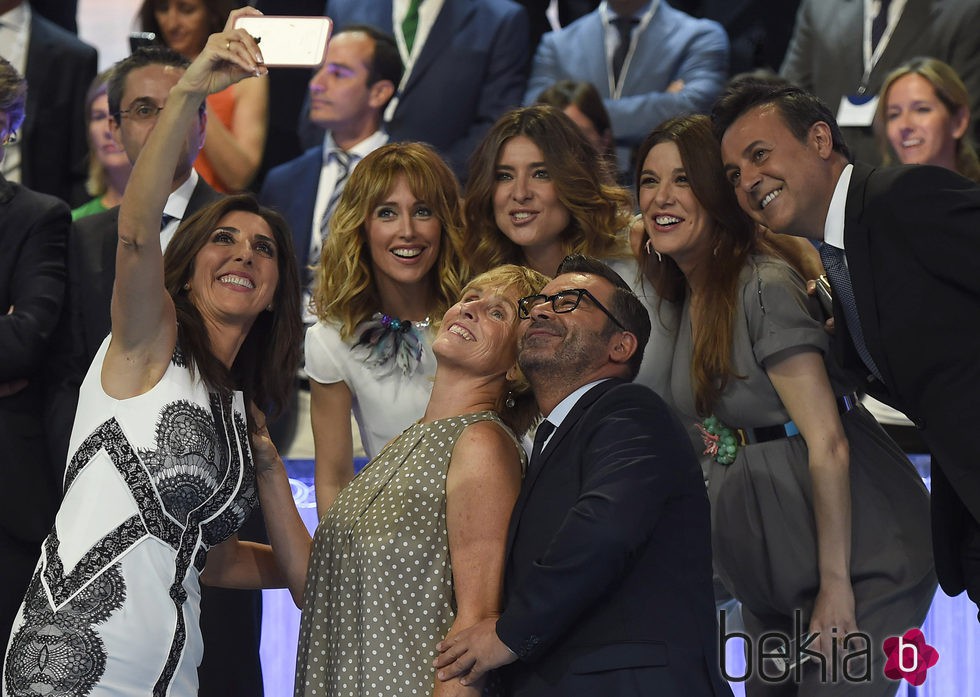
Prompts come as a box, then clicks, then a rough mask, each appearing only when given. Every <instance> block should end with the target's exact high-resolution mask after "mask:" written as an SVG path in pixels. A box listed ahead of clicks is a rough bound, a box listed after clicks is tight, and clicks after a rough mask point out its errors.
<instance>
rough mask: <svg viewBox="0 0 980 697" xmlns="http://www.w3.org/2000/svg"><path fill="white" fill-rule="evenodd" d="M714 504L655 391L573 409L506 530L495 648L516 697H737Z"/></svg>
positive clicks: (590, 398)
mask: <svg viewBox="0 0 980 697" xmlns="http://www.w3.org/2000/svg"><path fill="white" fill-rule="evenodd" d="M709 528H710V521H709V512H708V495H707V493H706V491H705V486H704V479H703V476H702V474H701V468H700V466H699V465H698V462H697V458H696V457H695V455H694V451H693V450H692V449H691V445H690V441H689V439H688V437H687V435H686V434H685V433H684V430H683V428H682V427H681V425H680V423H679V422H678V421H677V418H676V417H675V416H674V415H673V413H672V412H671V411H670V409H669V408H668V407H667V405H666V404H665V403H664V402H663V400H661V399H660V397H658V396H657V395H656V394H654V393H653V392H652V391H651V390H649V389H648V388H646V387H644V386H642V385H637V384H633V383H627V382H624V381H622V380H607V381H605V382H603V383H601V384H599V385H597V386H595V387H594V388H592V389H591V390H589V391H588V392H587V393H586V394H585V395H584V396H583V397H582V398H581V399H580V400H579V401H578V403H577V404H576V405H575V406H574V407H573V409H572V411H571V412H570V413H569V414H568V416H567V418H566V419H565V420H564V421H563V422H562V424H561V426H560V427H559V428H558V430H557V431H556V432H555V434H554V435H553V436H552V439H551V442H550V443H549V444H548V447H547V448H546V449H545V450H544V453H543V454H542V455H541V456H539V457H538V458H537V459H536V461H534V462H531V463H530V465H529V466H528V474H527V478H526V480H525V482H524V486H523V488H522V490H521V495H520V497H519V498H518V500H517V504H516V505H515V507H514V514H513V517H512V518H511V524H510V532H509V540H508V552H507V567H506V575H505V587H506V588H505V602H504V612H503V615H502V616H501V617H500V619H499V621H498V622H497V634H498V635H499V636H500V638H501V640H502V641H503V642H504V643H505V644H507V645H508V646H509V647H510V648H511V649H512V650H513V651H514V652H515V653H517V655H518V656H519V657H520V660H519V661H518V662H517V663H515V664H513V666H511V667H509V669H508V670H509V672H510V674H511V675H510V677H511V681H512V688H513V691H514V694H515V695H535V696H536V697H544V696H548V695H554V696H555V697H557V696H558V695H562V696H565V697H567V696H568V695H582V696H583V697H584V696H585V695H588V696H589V697H594V696H595V695H617V696H625V695H646V696H650V695H656V696H658V697H660V696H664V697H667V696H670V697H700V696H708V695H729V696H730V695H731V691H730V689H729V688H728V686H727V684H725V683H724V682H723V681H722V679H721V677H720V674H719V668H718V628H717V624H716V621H715V605H714V595H713V591H712V585H711V583H712V582H711V576H712V572H711V541H710V536H709Z"/></svg>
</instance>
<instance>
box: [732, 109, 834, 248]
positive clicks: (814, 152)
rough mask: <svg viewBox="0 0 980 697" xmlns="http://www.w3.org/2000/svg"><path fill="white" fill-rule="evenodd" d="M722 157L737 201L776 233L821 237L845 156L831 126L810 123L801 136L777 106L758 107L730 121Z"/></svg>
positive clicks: (759, 221) (756, 219)
mask: <svg viewBox="0 0 980 697" xmlns="http://www.w3.org/2000/svg"><path fill="white" fill-rule="evenodd" d="M721 154H722V160H723V162H724V164H725V173H726V176H727V177H728V180H729V182H730V183H731V184H732V186H734V187H735V194H736V196H737V198H738V202H739V205H740V206H741V207H742V209H743V210H745V212H746V213H748V214H749V216H751V217H752V219H753V220H755V221H756V222H758V223H760V224H762V225H765V226H766V227H768V228H769V229H770V230H773V231H774V232H781V233H786V234H790V235H798V236H800V237H811V238H815V239H821V238H822V237H823V227H824V222H825V221H826V218H827V209H828V208H829V206H830V200H831V198H832V197H833V194H834V187H835V186H836V183H837V179H838V177H839V176H840V172H841V170H842V169H843V167H844V165H845V164H846V160H844V159H843V156H842V155H840V154H839V153H836V152H834V150H833V142H832V140H831V136H830V128H829V126H828V125H827V124H826V123H823V122H822V121H818V122H816V123H814V124H813V125H812V126H811V127H810V129H809V131H808V133H807V136H806V138H805V140H803V141H801V140H800V139H798V138H797V137H796V136H795V135H794V134H793V132H792V131H790V130H789V128H788V127H787V125H786V122H785V121H784V120H783V117H782V115H781V114H780V113H779V110H778V109H777V107H776V106H774V105H772V104H763V105H761V106H757V107H755V108H753V109H751V110H749V111H747V112H745V113H744V114H742V115H741V116H740V117H739V118H738V119H736V120H735V121H734V123H732V125H731V126H730V127H729V128H728V130H727V131H725V135H724V137H723V138H722V141H721Z"/></svg>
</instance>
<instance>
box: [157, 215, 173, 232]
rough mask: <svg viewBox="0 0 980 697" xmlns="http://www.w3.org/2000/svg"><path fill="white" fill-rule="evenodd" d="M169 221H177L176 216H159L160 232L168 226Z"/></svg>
mask: <svg viewBox="0 0 980 697" xmlns="http://www.w3.org/2000/svg"><path fill="white" fill-rule="evenodd" d="M171 220H177V216H175V215H169V214H168V213H164V214H163V215H162V216H160V232H163V228H165V227H167V226H168V225H170V221H171Z"/></svg>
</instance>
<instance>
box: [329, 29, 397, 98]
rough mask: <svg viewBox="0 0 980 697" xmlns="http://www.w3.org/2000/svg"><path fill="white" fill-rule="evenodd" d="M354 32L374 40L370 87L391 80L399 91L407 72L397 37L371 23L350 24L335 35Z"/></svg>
mask: <svg viewBox="0 0 980 697" xmlns="http://www.w3.org/2000/svg"><path fill="white" fill-rule="evenodd" d="M352 32H361V33H362V34H367V35H368V36H369V37H371V39H373V40H374V57H373V59H372V60H371V65H369V66H368V77H367V84H368V87H370V86H371V85H373V84H374V83H376V82H378V81H380V80H389V81H390V82H391V84H393V85H394V86H395V92H397V91H398V85H399V84H401V81H402V75H404V74H405V66H404V65H403V64H402V56H401V54H400V53H399V52H398V44H396V43H395V37H393V36H392V35H391V34H389V33H388V32H385V31H382V30H381V29H378V28H377V27H375V26H373V25H371V24H348V25H347V26H345V27H344V28H343V29H341V30H340V31H338V32H337V33H336V34H334V36H337V35H338V34H349V33H352ZM392 96H394V94H393V95H392Z"/></svg>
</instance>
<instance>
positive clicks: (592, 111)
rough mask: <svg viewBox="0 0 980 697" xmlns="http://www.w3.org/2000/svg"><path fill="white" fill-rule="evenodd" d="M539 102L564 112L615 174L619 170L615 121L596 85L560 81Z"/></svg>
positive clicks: (541, 95) (544, 93)
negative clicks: (611, 118) (613, 121)
mask: <svg viewBox="0 0 980 697" xmlns="http://www.w3.org/2000/svg"><path fill="white" fill-rule="evenodd" d="M537 103H538V104H548V105H550V106H553V107H555V108H556V109H561V110H562V113H564V114H565V116H567V117H568V118H570V119H571V120H572V121H573V122H574V123H575V125H576V126H578V127H579V129H580V130H581V131H582V135H584V136H585V137H586V138H587V139H588V141H589V142H590V143H592V147H594V148H595V149H596V152H598V153H599V154H601V155H602V156H603V157H604V158H605V159H606V161H607V163H608V165H609V167H611V168H612V171H613V172H617V171H619V169H618V165H617V164H616V148H615V147H614V143H615V140H614V138H613V132H612V121H610V119H609V112H607V111H606V107H605V106H604V105H603V103H602V97H601V96H600V95H599V90H597V89H596V88H595V85H593V84H592V83H591V82H576V81H575V80H559V81H558V82H556V83H555V84H553V85H552V86H551V87H548V88H547V89H545V90H544V91H542V92H541V94H539V95H538V99H537Z"/></svg>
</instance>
